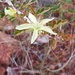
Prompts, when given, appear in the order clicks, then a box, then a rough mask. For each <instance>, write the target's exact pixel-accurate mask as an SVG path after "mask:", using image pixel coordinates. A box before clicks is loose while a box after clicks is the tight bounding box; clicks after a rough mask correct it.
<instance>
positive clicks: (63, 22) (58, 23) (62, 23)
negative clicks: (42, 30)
mask: <svg viewBox="0 0 75 75" xmlns="http://www.w3.org/2000/svg"><path fill="white" fill-rule="evenodd" d="M67 22H68V21H67V20H64V21H60V20H59V21H58V22H57V24H55V25H54V27H53V29H56V28H58V27H60V26H63V25H65V24H66V23H67Z"/></svg>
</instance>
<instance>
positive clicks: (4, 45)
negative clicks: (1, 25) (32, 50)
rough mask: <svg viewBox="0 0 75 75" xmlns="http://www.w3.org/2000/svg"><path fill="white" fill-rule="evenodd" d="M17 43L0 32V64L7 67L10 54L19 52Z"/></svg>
mask: <svg viewBox="0 0 75 75" xmlns="http://www.w3.org/2000/svg"><path fill="white" fill-rule="evenodd" d="M20 49H21V48H20V46H19V42H18V41H17V40H15V39H14V38H11V37H10V36H9V35H7V34H5V33H2V32H0V64H5V65H9V61H10V58H11V54H13V53H15V52H17V51H18V50H20Z"/></svg>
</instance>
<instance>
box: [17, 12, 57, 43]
mask: <svg viewBox="0 0 75 75" xmlns="http://www.w3.org/2000/svg"><path fill="white" fill-rule="evenodd" d="M53 19H54V18H51V19H43V20H42V21H40V22H38V21H37V19H36V17H35V16H34V15H33V14H31V13H29V15H28V20H29V21H28V22H29V23H26V24H21V25H19V26H17V27H16V29H17V30H25V29H33V35H32V38H31V44H32V43H34V41H35V40H36V39H37V37H38V35H39V33H40V32H41V31H46V32H48V33H50V34H53V35H56V34H57V33H55V32H53V31H52V29H50V28H49V27H48V26H45V24H46V23H48V22H49V21H52V20H53Z"/></svg>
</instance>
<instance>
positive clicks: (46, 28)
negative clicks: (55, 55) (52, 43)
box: [41, 26, 57, 35]
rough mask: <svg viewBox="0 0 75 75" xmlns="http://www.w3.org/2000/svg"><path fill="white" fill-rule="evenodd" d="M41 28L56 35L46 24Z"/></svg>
mask: <svg viewBox="0 0 75 75" xmlns="http://www.w3.org/2000/svg"><path fill="white" fill-rule="evenodd" d="M41 30H43V31H46V32H48V33H50V34H53V35H57V33H55V32H53V31H52V29H50V28H49V27H47V26H42V28H41Z"/></svg>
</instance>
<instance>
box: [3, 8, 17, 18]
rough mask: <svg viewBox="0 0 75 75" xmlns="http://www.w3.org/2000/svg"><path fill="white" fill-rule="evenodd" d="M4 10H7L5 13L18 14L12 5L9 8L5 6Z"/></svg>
mask: <svg viewBox="0 0 75 75" xmlns="http://www.w3.org/2000/svg"><path fill="white" fill-rule="evenodd" d="M4 11H5V15H9V16H11V17H15V16H16V12H17V11H16V10H15V9H13V8H11V7H8V9H7V8H5V10H4Z"/></svg>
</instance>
